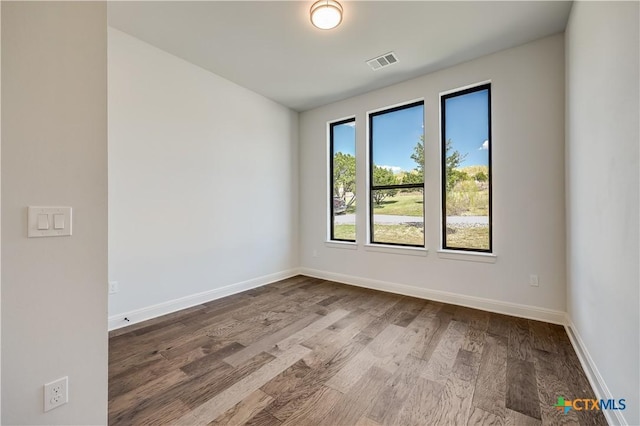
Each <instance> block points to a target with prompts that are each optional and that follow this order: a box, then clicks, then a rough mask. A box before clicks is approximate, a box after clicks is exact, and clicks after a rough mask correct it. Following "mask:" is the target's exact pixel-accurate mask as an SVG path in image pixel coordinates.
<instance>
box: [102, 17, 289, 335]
mask: <svg viewBox="0 0 640 426" xmlns="http://www.w3.org/2000/svg"><path fill="white" fill-rule="evenodd" d="M108 33H109V279H110V280H114V281H118V283H119V287H120V292H119V293H117V294H113V295H111V296H110V301H109V315H110V316H111V317H112V322H111V325H112V326H115V327H117V326H120V325H123V324H124V323H123V322H122V318H123V317H124V315H128V316H129V317H133V318H132V319H134V320H138V319H142V318H144V316H145V315H151V314H153V315H157V314H159V313H162V312H165V311H166V310H172V309H177V308H179V307H183V306H184V305H183V304H182V305H181V304H180V303H173V302H175V301H176V300H178V302H180V300H179V299H181V298H185V297H186V298H187V299H188V300H187V302H185V303H187V304H188V303H193V302H194V301H198V300H201V298H198V297H195V298H190V297H191V296H193V295H197V294H199V293H202V292H208V293H207V295H205V296H203V297H204V298H207V297H213V296H219V295H220V294H223V293H216V290H218V289H221V288H223V287H225V286H229V285H234V284H238V283H245V282H246V281H249V284H250V285H257V284H259V283H264V282H265V281H266V280H268V279H277V278H279V277H282V276H283V275H282V274H287V273H288V271H290V270H291V269H292V268H294V267H296V266H297V265H298V258H297V241H298V234H297V228H298V227H297V206H298V200H297V192H298V189H297V185H298V184H297V169H298V165H297V155H298V154H297V137H298V128H297V126H298V114H297V113H295V112H293V111H291V110H289V109H287V108H285V107H283V106H281V105H279V104H277V103H274V102H273V101H270V100H268V99H266V98H264V97H262V96H259V95H257V94H256V93H254V92H251V91H249V90H247V89H245V88H242V87H240V86H238V85H236V84H234V83H231V82H229V81H228V80H225V79H223V78H221V77H219V76H217V75H214V74H212V73H210V72H208V71H205V70H203V69H202V68H199V67H197V66H195V65H193V64H190V63H188V62H186V61H184V60H182V59H179V58H176V57H174V56H172V55H170V54H168V53H166V52H163V51H161V50H159V49H157V48H155V47H152V46H150V45H148V44H146V43H144V42H142V41H140V40H138V39H135V38H133V37H131V36H129V35H127V34H125V33H123V32H120V31H118V30H115V29H113V28H109V31H108ZM265 277H266V278H265ZM242 288H244V287H243V286H242V285H240V286H236V287H235V290H239V289H242ZM183 301H184V300H183ZM158 304H164V305H163V306H161V307H160V308H159V309H158V310H153V309H150V310H149V309H146V308H149V307H153V306H155V305H158ZM145 309H146V310H145ZM114 318H115V319H114Z"/></svg>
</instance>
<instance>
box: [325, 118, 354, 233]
mask: <svg viewBox="0 0 640 426" xmlns="http://www.w3.org/2000/svg"><path fill="white" fill-rule="evenodd" d="M329 129H330V130H329V135H330V136H329V163H330V167H329V168H330V170H329V178H330V181H331V184H330V189H329V210H330V217H331V225H330V231H329V232H330V235H329V239H330V240H334V241H352V242H355V241H356V156H355V154H356V119H355V118H349V119H346V120H342V121H338V122H335V123H331V124H329Z"/></svg>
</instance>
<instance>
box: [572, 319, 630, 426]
mask: <svg viewBox="0 0 640 426" xmlns="http://www.w3.org/2000/svg"><path fill="white" fill-rule="evenodd" d="M565 322H566V325H565V329H566V330H567V335H568V336H569V340H571V345H572V346H573V350H574V351H576V354H577V355H578V359H579V360H580V364H581V365H582V369H583V370H584V372H585V374H586V375H587V379H588V380H589V384H590V385H591V388H592V389H593V391H594V393H595V394H596V398H597V399H615V398H614V397H613V395H612V394H611V391H610V390H609V387H608V386H607V384H606V383H605V381H604V378H603V377H602V375H601V374H600V371H599V370H598V367H597V366H596V363H595V362H594V361H593V358H591V354H589V350H588V349H587V347H586V346H585V344H584V341H583V340H582V337H580V333H578V330H577V329H576V326H575V325H574V324H573V320H572V319H571V317H570V316H569V314H567V317H566V319H565ZM602 414H604V417H605V418H606V419H607V423H609V424H610V425H628V424H629V422H627V420H626V419H625V418H624V414H622V411H619V410H602Z"/></svg>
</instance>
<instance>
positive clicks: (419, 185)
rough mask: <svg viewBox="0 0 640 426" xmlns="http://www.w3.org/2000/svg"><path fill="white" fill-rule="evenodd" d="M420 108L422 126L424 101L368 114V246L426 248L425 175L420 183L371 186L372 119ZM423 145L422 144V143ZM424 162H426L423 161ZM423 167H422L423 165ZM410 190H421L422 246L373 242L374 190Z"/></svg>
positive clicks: (372, 168)
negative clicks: (421, 110) (421, 111)
mask: <svg viewBox="0 0 640 426" xmlns="http://www.w3.org/2000/svg"><path fill="white" fill-rule="evenodd" d="M418 105H420V106H422V108H423V116H422V122H423V124H424V100H420V101H416V102H411V103H408V104H404V105H399V106H395V107H392V108H387V109H383V110H379V111H375V112H371V113H369V114H368V122H369V188H367V189H368V190H369V197H368V199H369V244H378V245H385V246H398V247H419V248H424V247H426V232H424V230H425V216H426V215H425V195H426V194H425V192H426V191H425V187H424V186H425V185H424V180H425V173H423V174H422V183H406V184H397V185H377V186H374V184H373V170H374V164H373V119H374V118H375V117H377V116H379V115H384V114H389V113H392V112H396V111H401V110H403V109H409V108H414V107H416V106H418ZM422 134H423V138H424V129H423V133H422ZM423 143H424V142H423ZM425 161H426V160H425ZM423 167H424V165H423ZM410 188H421V189H422V224H423V225H422V226H423V228H422V229H423V240H422V244H401V243H387V242H376V241H374V217H373V206H374V202H373V191H376V190H384V189H410Z"/></svg>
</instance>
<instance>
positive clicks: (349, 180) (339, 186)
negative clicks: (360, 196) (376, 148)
mask: <svg viewBox="0 0 640 426" xmlns="http://www.w3.org/2000/svg"><path fill="white" fill-rule="evenodd" d="M347 193H350V194H351V198H350V199H349V200H345V202H346V204H347V208H348V207H349V206H351V205H352V204H353V203H354V202H355V201H356V157H354V156H353V155H350V154H345V153H342V152H336V153H335V154H334V155H333V195H334V196H336V197H341V198H342V197H344V196H345V194H347Z"/></svg>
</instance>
